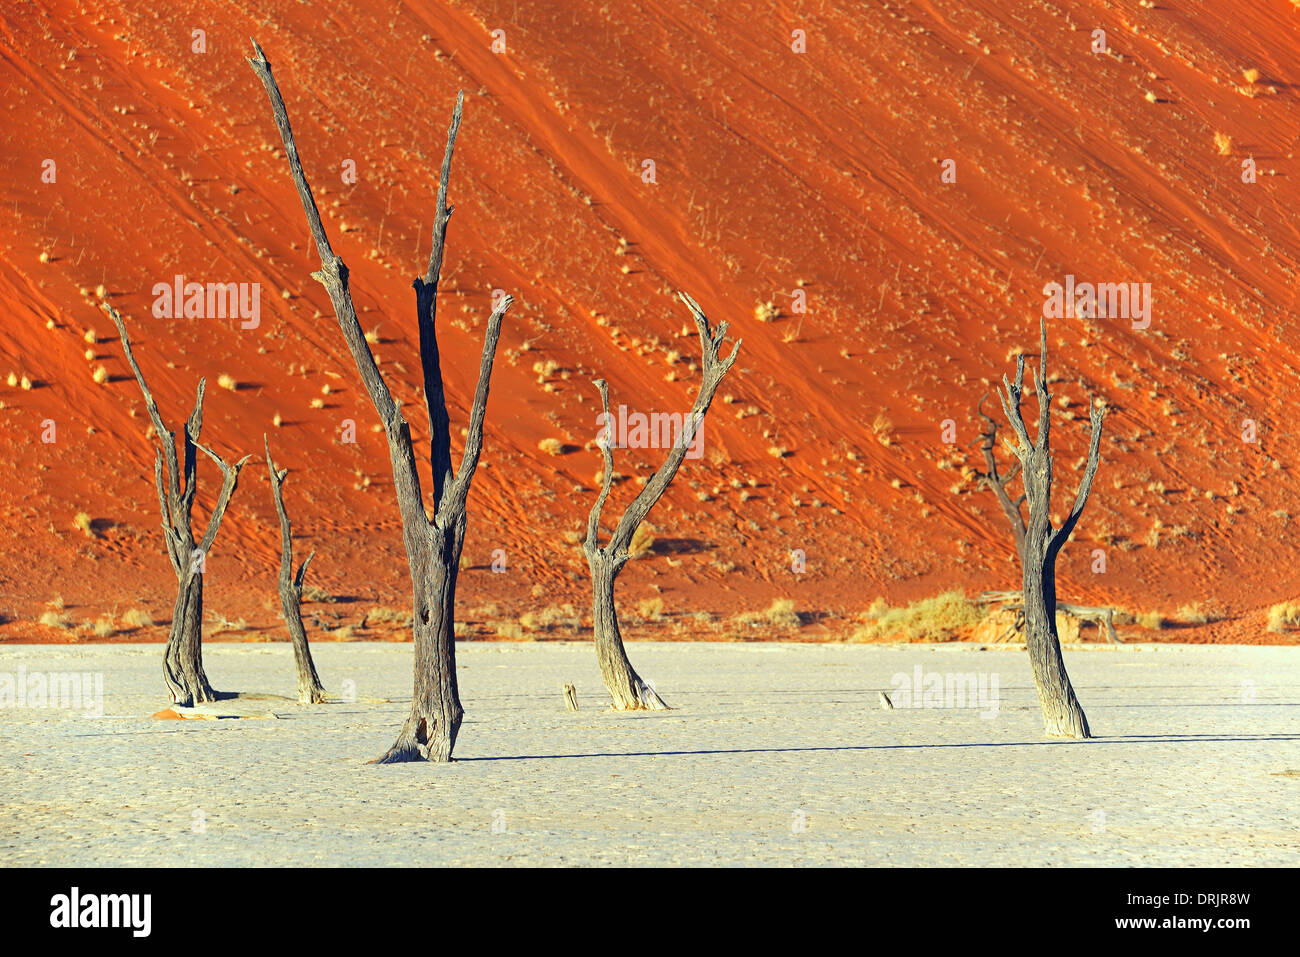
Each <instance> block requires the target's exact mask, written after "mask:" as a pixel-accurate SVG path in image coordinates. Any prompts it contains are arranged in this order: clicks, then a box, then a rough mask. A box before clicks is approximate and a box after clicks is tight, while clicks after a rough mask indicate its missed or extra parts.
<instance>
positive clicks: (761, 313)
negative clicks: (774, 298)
mask: <svg viewBox="0 0 1300 957" xmlns="http://www.w3.org/2000/svg"><path fill="white" fill-rule="evenodd" d="M780 317H781V310H780V309H778V308H777V307H776V303H774V302H760V303H759V304H758V305H757V306H755V307H754V318H755V319H757V320H758V321H759V322H776V320H777V319H779V318H780Z"/></svg>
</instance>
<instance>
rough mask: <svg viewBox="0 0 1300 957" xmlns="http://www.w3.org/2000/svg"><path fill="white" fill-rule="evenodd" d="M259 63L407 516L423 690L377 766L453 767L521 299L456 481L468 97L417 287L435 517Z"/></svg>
mask: <svg viewBox="0 0 1300 957" xmlns="http://www.w3.org/2000/svg"><path fill="white" fill-rule="evenodd" d="M253 48H254V50H255V51H256V53H257V56H256V57H254V58H250V59H249V61H248V62H249V63H250V64H251V66H252V67H253V70H254V71H255V72H256V73H257V75H258V76H259V77H260V78H261V80H262V85H263V86H264V87H265V88H266V94H267V97H268V98H269V99H270V102H271V111H272V113H273V114H274V116H275V124H276V126H277V127H278V129H279V131H280V139H281V141H282V142H283V144H284V149H285V154H286V156H287V159H288V162H289V174H290V176H291V177H292V179H293V184H294V187H295V188H296V189H297V191H298V198H299V199H300V200H301V201H302V208H303V212H304V214H305V215H306V217H307V225H308V227H309V228H310V230H311V234H312V238H313V240H314V241H315V244H316V251H317V253H318V254H319V255H320V269H319V270H318V271H316V272H314V273H312V277H313V278H314V279H316V280H317V281H318V282H320V283H321V284H322V285H323V286H324V287H325V290H326V292H328V293H329V297H330V302H331V303H332V304H333V306H334V314H335V316H336V317H337V318H338V323H339V328H340V330H342V333H343V339H344V341H345V342H346V343H347V346H348V349H349V351H350V352H351V353H352V359H353V361H354V362H355V363H356V366H357V371H358V372H359V373H360V375H361V381H362V382H363V383H364V385H365V387H366V392H367V393H369V395H370V401H371V403H372V404H373V405H374V407H375V412H376V413H378V415H379V420H380V422H381V423H382V424H383V428H384V433H385V435H386V436H387V439H388V455H389V459H390V461H391V463H392V468H393V486H394V488H395V490H396V492H397V505H398V510H399V512H400V514H401V518H402V540H403V543H404V544H405V547H406V559H407V565H408V567H409V569H410V573H411V589H412V594H413V604H414V625H413V631H414V637H415V690H414V694H413V695H412V698H411V711H410V714H409V715H408V716H407V719H406V721H405V722H404V723H403V725H402V729H401V732H400V733H399V734H398V738H397V741H396V743H394V745H393V746H392V748H390V749H389V750H388V752H387V753H386V754H384V755H383V756H382V757H379V758H377V759H376V761H377V762H378V763H381V764H383V763H392V762H398V761H416V760H420V759H422V758H427V759H428V760H430V761H438V762H445V761H450V760H451V755H452V750H453V749H454V748H455V745H456V735H457V733H458V732H459V730H460V724H461V719H462V718H463V716H464V710H463V708H462V707H461V703H460V695H459V690H458V689H457V686H456V644H455V637H454V634H453V624H454V619H455V597H456V574H457V570H458V569H459V565H460V554H461V549H462V548H463V546H464V544H465V504H466V501H467V500H468V498H469V490H470V485H471V483H472V482H473V480H474V472H475V470H476V469H477V468H478V460H479V455H480V453H481V452H482V449H483V419H484V415H485V412H486V409H487V398H488V385H489V383H490V381H491V378H492V361H493V358H494V357H495V355H496V348H497V340H498V339H499V338H500V336H501V319H502V317H503V316H504V315H505V313H506V310H508V309H509V308H510V305H511V303H512V302H513V301H514V300H513V299H512V298H511V297H510V296H506V297H504V298H503V299H502V300H501V301H500V302H498V303H497V304H496V306H495V308H494V309H493V310H492V314H491V316H490V317H489V318H488V326H487V333H486V335H485V336H484V339H483V356H482V359H481V361H480V364H479V377H478V387H477V388H476V390H475V392H474V402H473V405H472V406H471V409H470V421H469V429H468V432H467V435H466V439H465V450H464V453H463V454H462V455H461V460H460V469H459V470H458V471H456V472H455V473H454V475H453V471H452V464H451V426H450V420H449V418H448V415H447V404H446V400H445V398H444V395H443V388H442V370H441V367H440V363H439V355H438V340H437V336H436V334H435V327H434V319H435V316H436V313H437V304H438V279H439V276H440V274H441V271H442V254H443V245H444V243H445V242H446V237H447V222H448V220H449V219H450V217H451V212H452V207H450V206H448V205H447V181H448V178H449V177H450V174H451V157H452V151H453V149H454V147H455V143H456V133H457V131H458V130H459V128H460V117H461V109H462V104H463V101H464V94H463V93H462V94H458V95H457V97H456V109H455V111H454V112H453V113H452V118H451V125H450V126H449V127H448V130H447V148H446V152H445V153H444V155H443V160H442V173H441V178H440V179H439V182H438V199H437V208H436V210H435V214H434V224H433V247H432V249H431V251H430V254H429V265H428V268H427V270H426V271H425V274H424V275H423V276H422V277H420V278H417V279H416V280H415V282H414V284H413V285H414V287H415V301H416V322H417V324H418V326H419V330H420V360H421V366H422V371H423V374H424V396H425V403H426V405H427V407H428V416H429V431H430V436H429V439H430V441H429V444H430V460H431V464H432V466H433V495H432V502H431V512H432V515H430V513H429V512H427V511H426V509H425V502H424V496H423V493H422V492H421V488H420V475H419V471H418V469H417V468H416V463H415V453H414V451H413V450H412V448H411V429H410V426H409V425H408V424H407V422H406V418H405V417H404V416H403V415H402V412H401V407H400V404H399V403H398V402H397V401H396V400H395V399H394V398H393V396H392V394H391V393H390V392H389V390H388V385H387V384H386V383H385V382H384V378H383V376H382V375H381V374H380V372H379V367H378V366H377V365H376V364H375V358H374V356H373V355H372V354H371V352H370V346H369V345H368V344H367V343H366V338H365V335H364V333H363V332H362V330H361V323H360V322H358V321H357V314H356V309H355V308H354V306H353V304H352V293H351V292H350V291H349V288H348V269H347V266H345V265H344V263H343V260H342V259H341V258H339V257H338V256H337V255H336V254H335V253H334V250H333V249H332V248H331V247H330V242H329V239H328V237H327V236H326V234H325V227H324V225H323V224H322V222H321V218H320V211H319V210H318V209H317V208H316V200H315V199H314V198H313V196H312V192H311V186H310V185H309V184H308V182H307V177H306V175H305V174H304V173H303V169H302V162H301V161H300V160H299V157H298V147H297V145H296V144H295V143H294V139H293V130H292V129H291V128H290V126H289V114H288V112H287V110H286V109H285V105H284V98H283V97H282V96H281V95H280V88H279V86H278V85H277V84H276V82H275V78H274V76H273V75H272V73H271V64H270V63H269V62H268V61H267V59H266V54H265V53H263V52H262V48H261V47H260V46H258V45H257V42H256V41H254V43H253Z"/></svg>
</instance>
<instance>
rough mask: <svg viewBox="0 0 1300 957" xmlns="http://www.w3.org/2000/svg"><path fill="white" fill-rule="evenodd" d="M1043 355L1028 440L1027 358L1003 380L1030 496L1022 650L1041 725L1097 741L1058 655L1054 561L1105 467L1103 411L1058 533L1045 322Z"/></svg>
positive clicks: (1096, 413) (1094, 407)
mask: <svg viewBox="0 0 1300 957" xmlns="http://www.w3.org/2000/svg"><path fill="white" fill-rule="evenodd" d="M1039 331H1040V337H1041V351H1040V359H1039V364H1038V369H1037V370H1036V372H1035V375H1034V391H1035V392H1036V394H1037V401H1038V435H1037V436H1036V438H1035V439H1034V440H1032V441H1031V440H1030V438H1029V431H1028V428H1027V427H1026V425H1025V420H1024V418H1023V416H1022V415H1021V412H1020V399H1021V394H1022V392H1023V384H1024V378H1025V357H1024V356H1023V355H1022V356H1020V357H1019V359H1018V361H1017V363H1016V381H1015V384H1014V385H1012V384H1011V383H1010V382H1008V381H1007V378H1006V376H1003V377H1002V384H1003V387H1004V389H1005V395H1004V394H1001V393H999V396H998V397H999V399H1001V401H1002V409H1003V411H1004V412H1005V413H1006V416H1007V420H1008V421H1009V422H1010V423H1011V427H1012V428H1013V429H1014V430H1015V432H1016V436H1017V437H1018V438H1019V445H1018V446H1017V448H1016V454H1017V456H1018V457H1019V459H1020V465H1021V471H1022V473H1023V475H1024V483H1025V495H1026V497H1027V498H1028V500H1029V521H1028V523H1027V524H1026V527H1025V537H1024V547H1023V549H1022V550H1021V555H1020V557H1021V566H1022V571H1023V579H1022V580H1023V587H1024V601H1025V644H1026V647H1027V648H1028V650H1029V661H1030V664H1031V666H1032V668H1033V672H1034V685H1035V686H1036V687H1037V689H1038V703H1039V705H1040V706H1041V707H1042V711H1043V724H1044V727H1045V729H1046V731H1047V733H1048V734H1049V735H1050V736H1052V737H1063V738H1089V737H1092V732H1091V729H1090V728H1089V727H1088V719H1087V718H1086V717H1085V716H1084V713H1083V707H1082V706H1081V705H1080V704H1079V699H1078V698H1077V697H1076V696H1075V694H1074V687H1073V685H1071V684H1070V676H1069V675H1068V674H1066V671H1065V661H1064V659H1063V658H1062V657H1061V641H1060V638H1059V636H1058V635H1057V632H1056V556H1057V555H1058V554H1059V552H1060V550H1061V548H1062V547H1063V546H1064V545H1065V543H1066V540H1067V539H1069V537H1070V533H1071V532H1072V531H1074V526H1075V525H1076V524H1077V523H1078V521H1079V516H1080V515H1082V514H1083V507H1084V505H1085V504H1086V503H1087V501H1088V493H1089V492H1090V491H1091V489H1092V481H1093V478H1094V477H1095V476H1096V474H1097V465H1098V463H1099V461H1100V455H1099V452H1100V448H1101V423H1102V420H1103V419H1104V418H1105V414H1106V413H1105V407H1104V406H1101V405H1098V404H1097V403H1096V402H1092V403H1090V404H1089V420H1090V422H1091V426H1092V436H1091V440H1090V443H1089V449H1088V462H1087V465H1086V466H1085V467H1084V473H1083V479H1082V481H1081V482H1080V484H1079V492H1078V495H1077V496H1076V497H1075V501H1074V505H1073V507H1072V508H1071V509H1070V514H1069V516H1068V517H1067V518H1066V519H1065V521H1064V522H1063V523H1062V525H1061V527H1060V528H1057V529H1053V528H1052V521H1051V502H1052V451H1051V436H1050V431H1051V399H1052V397H1051V395H1050V393H1049V392H1048V391H1047V323H1046V322H1045V321H1043V322H1041V323H1040V327H1039Z"/></svg>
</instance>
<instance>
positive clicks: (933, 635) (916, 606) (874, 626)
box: [850, 589, 984, 641]
mask: <svg viewBox="0 0 1300 957" xmlns="http://www.w3.org/2000/svg"><path fill="white" fill-rule="evenodd" d="M867 614H868V615H869V616H874V618H875V620H874V621H872V622H870V623H868V624H866V625H863V626H862V627H861V628H859V629H857V630H856V631H854V633H853V635H852V637H851V639H850V640H851V641H876V640H879V639H881V638H894V637H901V638H903V639H905V640H907V641H952V640H953V639H954V638H956V636H957V632H958V631H960V630H962V629H964V628H969V627H973V626H974V625H977V624H979V623H980V622H981V621H983V620H984V612H983V611H982V610H981V609H980V607H979V606H978V605H976V604H975V603H974V602H973V601H971V600H970V599H969V598H967V597H966V593H965V592H963V591H960V590H957V589H954V590H953V591H946V592H944V593H943V594H942V595H935V596H934V597H932V598H922V599H921V600H920V601H914V602H912V603H911V604H910V605H907V606H906V607H904V608H890V607H889V606H888V605H886V604H885V602H884V600H883V599H877V601H876V602H875V603H874V604H873V605H872V606H871V609H869V610H868V612H867Z"/></svg>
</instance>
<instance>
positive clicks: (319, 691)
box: [262, 433, 326, 704]
mask: <svg viewBox="0 0 1300 957" xmlns="http://www.w3.org/2000/svg"><path fill="white" fill-rule="evenodd" d="M262 445H263V446H264V447H265V449H266V468H267V470H268V471H269V472H270V473H271V498H272V499H274V500H275V513H276V515H278V516H279V517H280V578H279V586H280V609H281V610H282V611H283V612H284V624H285V627H287V628H288V629H289V640H290V641H291V642H292V643H293V659H294V663H295V664H296V665H297V668H298V700H299V701H301V702H302V703H303V704H323V703H324V702H325V700H326V699H325V689H324V688H323V687H322V686H321V683H320V677H319V676H318V675H317V674H316V664H315V662H313V661H312V659H311V647H310V646H309V645H308V644H307V629H306V628H305V627H304V626H303V623H302V583H303V581H304V579H305V578H306V576H307V565H308V564H309V563H310V562H311V560H312V559H313V558H314V557H315V556H316V553H315V552H314V551H313V552H311V553H310V554H309V555H308V556H307V557H306V558H304V559H303V562H302V564H301V565H299V566H298V571H297V573H296V574H295V573H294V570H293V528H292V526H291V525H290V524H289V513H288V511H286V510H285V507H284V479H285V476H286V475H288V474H289V470H288V469H277V468H276V467H275V461H274V460H273V459H272V458H271V443H270V441H269V440H268V439H267V437H266V433H263V434H262Z"/></svg>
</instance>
